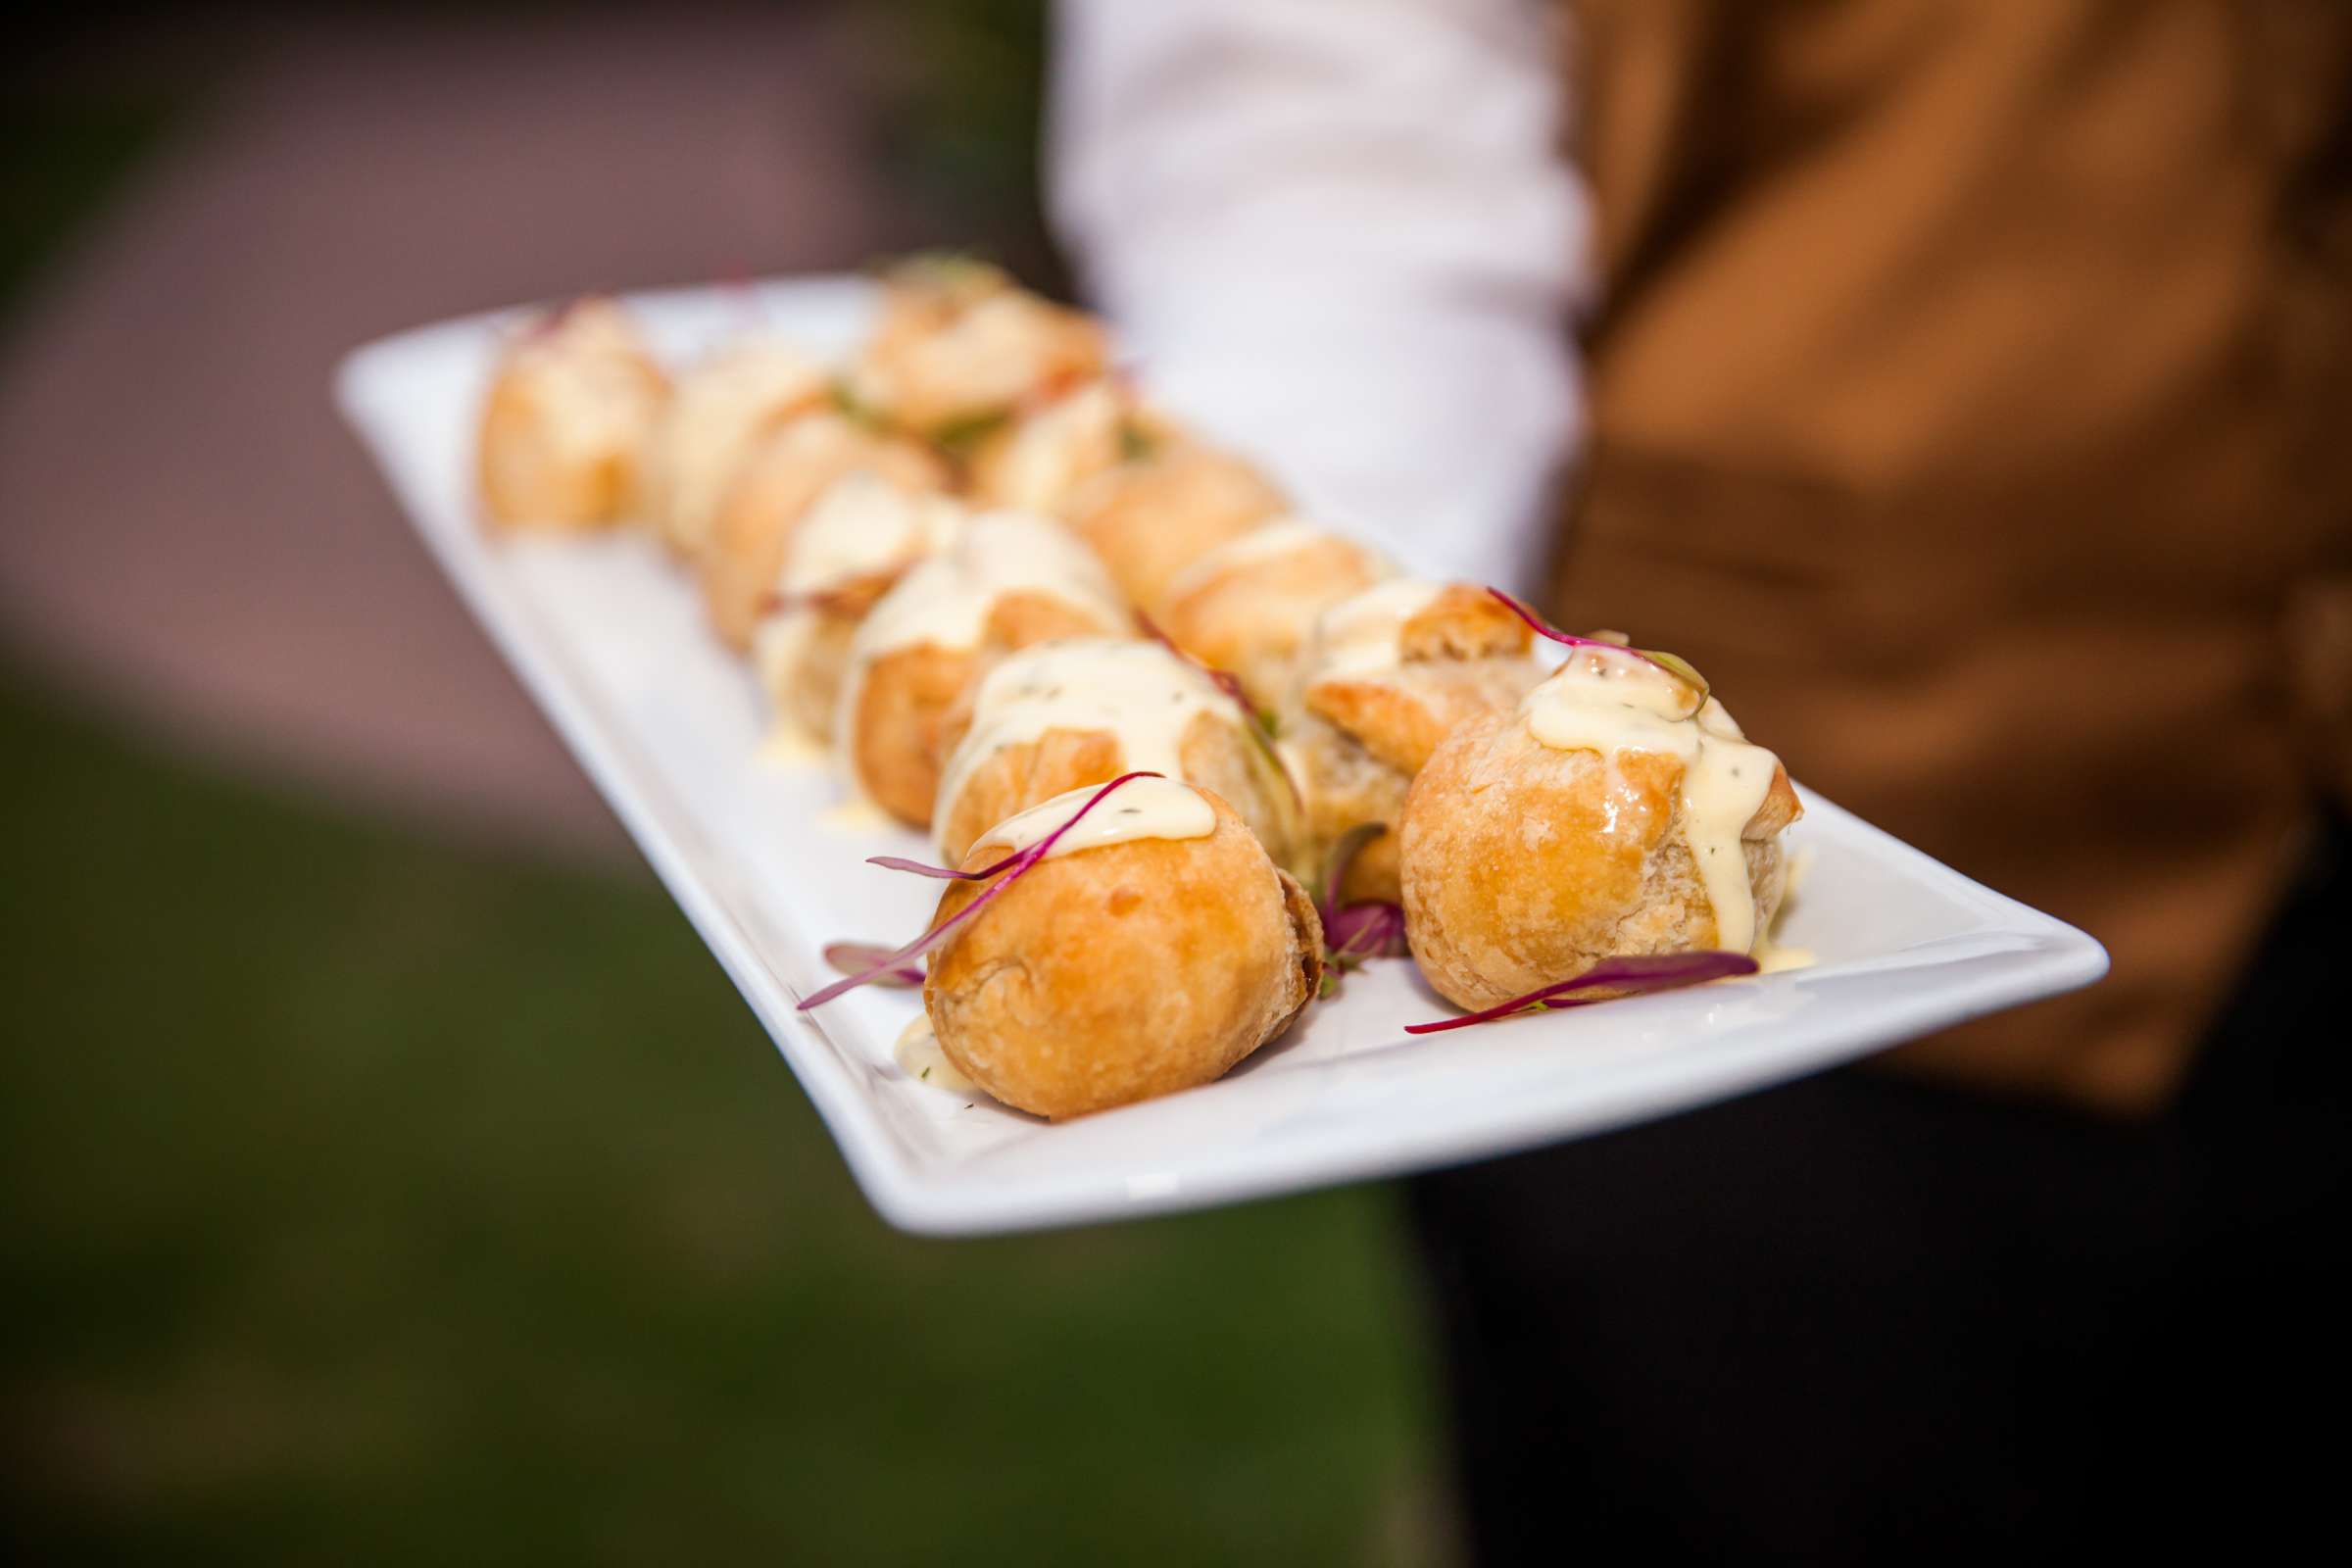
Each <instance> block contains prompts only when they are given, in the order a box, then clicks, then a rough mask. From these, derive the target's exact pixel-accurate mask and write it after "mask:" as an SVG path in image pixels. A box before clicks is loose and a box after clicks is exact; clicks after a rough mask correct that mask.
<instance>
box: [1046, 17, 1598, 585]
mask: <svg viewBox="0 0 2352 1568" xmlns="http://www.w3.org/2000/svg"><path fill="white" fill-rule="evenodd" d="M1548 9H1549V8H1545V7H1540V6H1538V5H1537V4H1535V3H1534V0H1183V3H1181V4H1158V3H1144V0H1060V3H1059V5H1058V28H1057V36H1056V58H1055V68H1054V105H1053V111H1054V112H1053V123H1052V126H1051V149H1050V153H1051V174H1052V184H1053V192H1052V203H1053V209H1054V218H1055V220H1056V222H1057V224H1058V226H1059V228H1060V231H1061V234H1062V236H1063V238H1064V239H1065V240H1066V241H1067V242H1068V244H1069V246H1070V248H1071V251H1072V253H1073V255H1074V257H1075V259H1076V261H1077V263H1078V265H1079V269H1080V271H1081V274H1082V276H1083V277H1084V279H1085V280H1086V282H1087V284H1088V285H1089V287H1090V290H1091V292H1092V293H1093V295H1094V298H1095V300H1096V302H1097V303H1098V304H1100V305H1101V306H1102V307H1103V309H1104V310H1105V311H1107V312H1108V313H1109V315H1110V316H1111V317H1112V319H1114V320H1115V321H1116V322H1117V323H1118V325H1119V327H1120V329H1121V331H1122V334H1123V336H1124V339H1125V341H1126V342H1127V344H1128V345H1129V346H1130V349H1131V350H1132V352H1133V353H1134V355H1135V357H1136V359H1137V360H1138V362H1139V365H1140V368H1141V370H1142V373H1143V376H1144V379H1145V381H1146V383H1147V384H1148V385H1149V386H1150V387H1151V388H1152V391H1153V393H1154V395H1155V396H1157V397H1160V398H1161V399H1163V400H1164V401H1165V402H1166V403H1167V404H1168V406H1169V407H1170V408H1171V409H1172V410H1174V411H1175V412H1177V413H1179V414H1181V415H1184V416H1186V417H1190V418H1192V419H1194V420H1195V421H1196V422H1198V423H1199V424H1201V426H1203V427H1204V428H1205V429H1207V430H1208V431H1209V432H1211V433H1212V434H1213V435H1215V436H1216V437H1218V438H1219V439H1222V440H1224V441H1227V442H1229V443H1230V444H1232V445H1234V446H1236V447H1238V448H1240V449H1241V450H1243V451H1246V452H1250V453H1251V454H1253V455H1255V456H1257V457H1259V458H1260V459H1262V460H1263V461H1265V462H1266V463H1267V464H1268V465H1269V466H1271V467H1272V468H1273V469H1274V471H1275V472H1276V474H1277V476H1278V477H1279V478H1281V479H1282V480H1283V481H1284V482H1285V483H1286V484H1288V485H1290V486H1291V487H1292V488H1293V489H1294V490H1295V491H1296V492H1297V493H1298V494H1299V499H1300V502H1301V505H1302V508H1303V509H1304V510H1306V511H1308V512H1310V513H1311V514H1313V515H1316V516H1318V517H1320V518H1326V519H1328V520H1330V521H1332V522H1334V523H1335V524H1338V525H1341V526H1345V527H1349V528H1353V529H1356V530H1360V531H1361V532H1362V533H1363V534H1364V535H1365V536H1366V537H1367V538H1368V539H1370V540H1371V541H1373V542H1375V543H1378V544H1380V545H1382V546H1383V547H1385V548H1387V549H1389V550H1390V551H1392V552H1393V553H1394V554H1396V555H1397V557H1398V558H1399V559H1400V560H1401V561H1402V562H1403V563H1404V564H1406V565H1407V566H1408V567H1410V568H1412V569H1415V570H1419V571H1423V572H1428V573H1432V574H1442V575H1455V576H1464V577H1469V578H1473V579H1477V580H1481V581H1490V582H1496V583H1508V584H1512V585H1516V586H1526V585H1527V584H1528V583H1529V581H1530V579H1531V577H1532V574H1533V573H1534V572H1535V571H1536V570H1537V569H1538V568H1540V566H1541V565H1542V564H1543V561H1544V555H1545V553H1546V551H1547V550H1548V548H1549V542H1550V541H1549V529H1550V525H1551V521H1552V519H1551V517H1550V515H1549V514H1548V506H1547V503H1548V501H1549V499H1550V493H1551V489H1552V485H1553V483H1554V481H1555V479H1556V478H1557V477H1558V475H1559V472H1560V470H1561V468H1562V467H1563V466H1564V465H1565V464H1566V463H1567V462H1568V461H1569V460H1570V459H1572V458H1573V456H1574V453H1575V447H1576V443H1577V438H1578V435H1579V433H1580V428H1581V424H1580V418H1579V405H1578V400H1577V390H1576V379H1575V364H1574V359H1573V354H1572V349H1573V345H1572V343H1571V340H1570V335H1569V332H1570V321H1569V317H1570V312H1571V308H1572V306H1573V304H1574V303H1575V302H1576V301H1577V300H1578V299H1579V297H1580V291H1581V287H1582V283H1583V279H1584V278H1585V276H1586V272H1587V263H1586V248H1585V215H1584V209H1583V205H1582V197H1581V194H1580V191H1579V189H1578V187H1577V184H1576V181H1575V177H1574V174H1573V172H1572V171H1571V170H1570V168H1569V166H1568V164H1567V163H1566V161H1565V155H1564V152H1563V150H1562V145H1561V137H1560V133H1559V118H1560V102H1559V100H1560V96H1561V94H1560V91H1559V73H1558V71H1557V69H1556V58H1557V57H1556V52H1555V50H1554V48H1553V44H1552V40H1551V39H1550V38H1549V36H1548V35H1547V33H1546V31H1545V27H1544V20H1545V14H1546V13H1547V12H1548Z"/></svg>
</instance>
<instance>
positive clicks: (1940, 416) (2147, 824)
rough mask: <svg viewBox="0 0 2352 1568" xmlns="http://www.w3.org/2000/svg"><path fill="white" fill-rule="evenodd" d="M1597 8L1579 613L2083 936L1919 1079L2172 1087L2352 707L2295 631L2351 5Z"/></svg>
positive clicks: (2335, 234) (2317, 523) (1580, 34)
mask: <svg viewBox="0 0 2352 1568" xmlns="http://www.w3.org/2000/svg"><path fill="white" fill-rule="evenodd" d="M1576 32H1577V46H1576V59H1575V62H1574V65H1573V70H1574V71H1575V73H1576V77H1577V95H1578V103H1579V105H1580V113H1581V115H1582V123H1581V126H1580V131H1579V156H1580V159H1581V161H1582V163H1583V164H1584V167H1585V170H1586V172H1587V174H1588V177H1589V178H1590V180H1591V181H1592V184H1593V191H1594V197H1595V202H1596V206H1597V210H1598V215H1599V222H1600V236H1601V237H1600V247H1601V255H1600V258H1599V260H1600V264H1601V267H1602V270H1603V275H1604V279H1605V284H1604V287H1605V299H1604V303H1603V307H1602V309H1601V311H1600V313H1599V314H1598V316H1597V318H1596V319H1594V320H1593V322H1592V323H1591V328H1590V341H1589V343H1588V346H1587V347H1588V355H1589V371H1590V391H1591V396H1592V399H1593V419H1594V426H1593V431H1594V433H1593V449H1592V458H1591V462H1590V464H1589V466H1588V468H1587V470H1586V473H1585V475H1584V477H1583V480H1582V483H1581V489H1580V492H1579V493H1578V495H1577V496H1576V498H1575V501H1574V515H1573V517H1572V521H1571V525H1570V527H1569V529H1568V530H1567V532H1566V536H1565V544H1564V548H1563V554H1562V560H1561V564H1560V569H1559V575H1558V591H1557V596H1556V597H1557V600H1558V602H1559V603H1558V608H1559V609H1560V611H1561V612H1562V613H1563V614H1564V615H1565V616H1566V617H1567V619H1568V620H1569V621H1570V622H1571V623H1577V622H1582V623H1589V624H1599V623H1604V622H1605V623H1608V624H1613V625H1620V626H1625V627H1628V628H1629V629H1631V630H1634V631H1636V632H1637V633H1638V634H1639V635H1640V636H1641V638H1642V640H1643V641H1644V642H1646V643H1649V644H1652V645H1654V646H1658V647H1664V648H1671V649H1673V650H1675V651H1677V652H1679V653H1681V654H1683V655H1685V656H1686V657H1688V658H1689V659H1691V661H1692V662H1695V663H1696V664H1698V665H1699V667H1700V668H1702V669H1704V670H1705V671H1706V672H1707V674H1708V675H1709V677H1710V678H1712V679H1713V680H1714V681H1715V683H1716V684H1717V686H1718V688H1719V689H1720V690H1722V691H1723V692H1724V693H1725V694H1726V695H1727V696H1728V698H1729V699H1730V701H1731V703H1732V706H1733V708H1734V710H1735V711H1737V712H1738V713H1739V714H1740V719H1741V721H1742V723H1743V724H1745V725H1746V727H1747V728H1748V731H1749V733H1750V734H1752V735H1754V736H1755V737H1757V738H1758V739H1760V740H1762V741H1763V742H1765V743H1766V744H1768V745H1771V746H1773V747H1774V748H1776V749H1777V750H1779V751H1780V752H1781V753H1782V755H1783V756H1784V757H1785V758H1786V760H1788V762H1789V767H1790V769H1791V771H1792V772H1794V773H1795V774H1796V775H1797V776H1798V777H1799V778H1801V779H1803V780H1804V781H1805V782H1807V783H1809V784H1811V785H1813V786H1815V787H1817V788H1819V789H1820V790H1822V791H1823V792H1824V793H1825V794H1827V795H1829V796H1830V797H1831V798H1833V799H1835V800H1837V801H1838V802H1839V803H1840V804H1842V805H1845V806H1848V807H1851V808H1853V809H1856V810H1858V811H1860V812H1862V813H1863V814H1864V815H1866V816H1868V817H1870V818H1872V819H1873V820H1875V821H1877V822H1880V823H1882V824H1884V825H1885V826H1887V828H1889V829H1890V830H1892V831H1893V832H1895V833H1897V834H1899V835H1901V836H1902V837H1904V838H1906V839H1909V840H1910V841H1912V842H1913V843H1916V844H1918V845H1919V846H1921V847H1922V848H1924V849H1926V850H1928V851H1930V852H1931V853H1933V854H1935V855H1936V856H1939V857H1941V858H1944V859H1947V860H1949V861H1950V862H1952V863H1953V864H1955V865H1957V866H1959V867H1960V868H1961V869H1962V870H1964V871H1967V872H1969V873H1970V874H1971V875H1973V876H1976V877H1978V878H1980V879H1982V880H1984V881H1985V882H1987V883H1989V884H1990V885H1991V886H1993V887H1995V888H1998V889H2000V890H2001V891H2003V892H2006V893H2009V894H2012V895H2015V896H2016V897H2018V898H2022V899H2025V900H2027V901H2029V902H2031V903H2034V904H2036V905H2039V906H2041V907H2045V908H2048V909H2050V910H2052V911H2053V912H2055V913H2057V914H2059V915H2061V916H2063V917H2064V918H2066V919H2069V920H2072V921H2075V922H2077V923H2079V924H2081V925H2082V926H2084V927H2085V928H2087V929H2088V930H2090V931H2091V932H2092V933H2093V934H2094V935H2096V936H2098V937H2099V938H2100V939H2101V940H2102V941H2104V942H2105V943H2107V944H2108V946H2109V949H2110V950H2111V952H2112V953H2113V955H2114V959H2115V967H2114V971H2113V974H2112V976H2111V978H2110V979H2109V980H2108V981H2107V982H2106V983H2104V984H2103V985H2100V986H2098V987H2096V988H2094V989H2092V990H2090V991H2088V992H2085V993H2082V994H2081V995H2079V996H2076V997H2072V998H2067V999H2064V1000H2061V1001H2057V1002H2052V1003H2047V1004H2043V1005H2039V1006H2037V1007H2034V1008H2031V1009H2028V1010H2026V1011H2024V1012H2019V1013H2013V1014H2009V1015H2007V1016H2004V1017H2001V1018H1997V1019H1993V1020H1988V1021H1987V1022H1985V1023H1983V1024H1979V1025H1975V1026H1971V1027H1969V1028H1966V1029H1962V1030H1957V1031H1954V1032H1952V1033H1950V1034H1948V1035H1945V1036H1941V1037H1938V1038H1936V1039H1934V1040H1930V1041H1925V1042H1922V1043H1920V1044H1919V1045H1917V1046H1915V1047H1911V1048H1908V1049H1907V1050H1906V1052H1905V1053H1904V1054H1903V1055H1904V1057H1905V1058H1906V1059H1907V1060H1908V1061H1909V1062H1910V1063H1911V1064H1913V1065H1916V1066H1918V1067H1920V1068H1923V1069H1927V1070H1931V1071H1942V1072H1949V1073H1953V1074H1958V1075H1962V1076H1965V1077H1968V1078H1971V1079H1974V1080H1977V1081H1982V1082H1991V1083H1997V1084H2000V1085H2003V1086H2008V1087H2025V1088H2029V1089H2034V1090H2038V1091H2046V1092H2050V1093H2054V1094H2059V1095H2063V1096H2068V1097H2072V1098H2076V1099H2080V1100H2087V1101H2089V1102H2091V1103H2097V1104H2100V1105H2103V1106H2106V1107H2110V1108H2116V1109H2126V1110H2130V1109H2138V1108H2144V1107H2149V1106H2153V1105H2155V1104H2159V1103H2162V1101H2163V1100H2164V1098H2165V1096H2166V1095H2167V1094H2168V1092H2169V1091H2170V1090H2171V1089H2172V1087H2173V1086H2174V1085H2175V1084H2176V1082H2177V1081H2178V1079H2179V1076H2180V1071H2181V1068H2182V1066H2183V1064H2184V1062H2185V1061H2186V1059H2187V1054H2188V1052H2189V1050H2190V1048H2191V1046H2192V1045H2193V1043H2194V1041H2195V1039H2196V1037H2197V1035H2198V1033H2199V1031H2200V1030H2201V1029H2202V1028H2203V1027H2204V1025H2205V1024H2206V1022H2207V1021H2208V1020H2209V1018H2210V1016H2211V1014H2212V1012H2213V1010H2214V1008H2215V1007H2216V1005H2217V1004H2218V1002H2219V1001H2220V999H2221V995H2222V992H2223V990H2224V988H2225V987H2226V986H2227V984H2228V983H2229V980H2230V979H2231V978H2232V977H2233V976H2234V974H2235V973H2236V971H2237V970H2238V969H2239V968H2240V966H2241V965H2242V964H2243V962H2244V960H2245V958H2246V956H2247V954H2248V952H2249V949H2250V947H2251V945H2252V944H2253V943H2254V942H2255V941H2256V940H2257V939H2258V938H2259V936H2260V934H2261V929H2262V925H2263V922H2264V919H2265V917H2266V916H2267V915H2268V914H2269V912H2270V911H2271V909H2272V907H2273V906H2274V905H2275V903H2276V901H2277V900H2278V897H2279V895H2280V892H2281V890H2282V886H2283V883H2284V881H2285V879H2286V878H2287V877H2288V876H2289V875H2290V874H2291V872H2292V871H2293V869H2294V867H2295V865H2296V863H2297V857H2298V854H2299V853H2300V849H2301V844H2302V840H2301V839H2300V837H2299V835H2300V833H2301V832H2302V830H2303V829H2304V828H2305V826H2306V824H2307V823H2308V821H2309V812H2310V810H2311V804H2312V800H2313V794H2312V780H2313V778H2314V777H2315V769H2314V768H2313V767H2312V765H2311V762H2312V756H2311V754H2312V751H2313V743H2314V741H2315V731H2314V728H2313V726H2312V725H2311V724H2310V723H2309V722H2308V721H2307V720H2306V719H2304V718H2302V717H2299V716H2298V715H2299V713H2300V712H2301V711H2302V710H2299V709H2298V707H2297V701H2298V699H2297V694H2296V691H2295V688H2294V681H2293V679H2292V676H2291V674H2290V672H2291V671H2295V670H2298V669H2299V670H2301V671H2302V672H2303V674H2304V675H2305V676H2306V677H2308V683H2309V685H2310V686H2311V687H2313V688H2316V689H2318V690H2319V691H2320V692H2321V694H2322V695H2323V696H2325V695H2327V694H2329V693H2330V692H2332V693H2333V694H2334V695H2335V696H2337V697H2338V698H2340V696H2341V694H2342V693H2343V692H2344V691H2345V690H2346V689H2348V688H2352V682H2345V681H2343V678H2342V677H2343V671H2342V670H2340V669H2338V668H2337V666H2336V664H2335V663H2334V662H2333V661H2335V660H2340V659H2343V658H2345V657H2346V655H2347V653H2348V652H2352V641H2346V642H2344V643H2341V644H2339V645H2338V651H2337V652H2336V653H2334V654H2333V655H2330V654H2328V653H2327V652H2326V651H2325V649H2324V647H2320V645H2321V644H2324V642H2325V638H2326V636H2327V635H2341V629H2342V628H2344V627H2345V626H2347V625H2352V621H2348V620H2347V619H2346V618H2345V615H2344V613H2343V611H2342V606H2343V605H2344V604H2346V603H2352V601H2346V600H2343V599H2340V598H2339V599H2330V598H2328V597H2327V595H2328V594H2329V593H2330V592H2331V591H2334V590H2331V589H2330V588H2329V586H2328V585H2329V583H2330V581H2331V580H2338V581H2342V580H2352V575H2346V576H2343V577H2340V578H2332V579H2331V574H2352V205H2347V199H2346V189H2345V183H2344V182H2345V180H2346V178H2347V166H2348V165H2352V134H2348V133H2347V125H2348V124H2352V122H2348V121H2347V118H2346V115H2347V111H2348V110H2352V6H2343V5H2339V4H2336V3H2333V0H2268V3H2265V0H2144V3H2137V4H2131V3H2125V0H1853V3H1848V4H1839V5H1828V4H1818V3H1800V0H1778V3H1769V0H1582V3H1581V4H1580V6H1579V16H1578V26H1577V29H1576ZM2330 181H2332V183H2331V182H2330ZM2290 623H2292V624H2296V625H2301V626H2304V627H2307V628H2308V627H2313V626H2317V627H2319V628H2321V630H2322V635H2321V636H2320V637H2317V638H2306V639H2305V642H2304V643H2303V644H2301V645H2294V644H2290V642H2289V639H2288V637H2287V633H2286V628H2287V627H2288V626H2289V624H2290ZM2331 629H2332V630H2331ZM2315 648H2319V651H2318V652H2315ZM2307 695H2308V694H2307ZM2347 957H2348V958H2352V955H2348V956H2347Z"/></svg>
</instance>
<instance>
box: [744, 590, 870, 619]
mask: <svg viewBox="0 0 2352 1568" xmlns="http://www.w3.org/2000/svg"><path fill="white" fill-rule="evenodd" d="M857 606H858V600H857V598H856V596H854V595H852V594H848V593H844V592H843V591H842V590H840V589H838V588H812V589H810V590H809V592H807V593H799V594H787V593H779V592H777V591H776V590H775V589H772V588H771V589H769V590H768V591H767V592H766V593H763V594H761V595H760V606H759V609H760V614H762V615H781V614H782V613H784V612H786V611H788V610H814V611H818V612H823V611H828V610H840V611H854V610H856V608H857Z"/></svg>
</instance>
